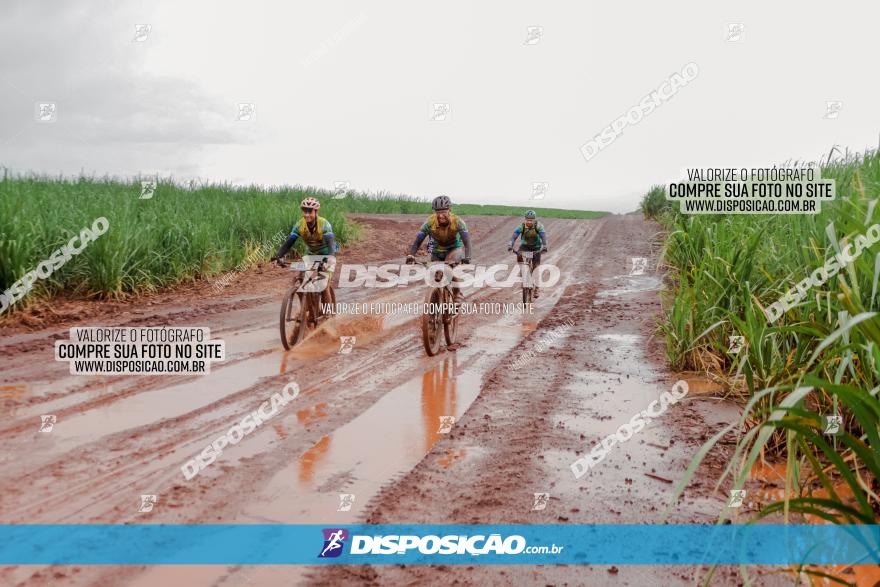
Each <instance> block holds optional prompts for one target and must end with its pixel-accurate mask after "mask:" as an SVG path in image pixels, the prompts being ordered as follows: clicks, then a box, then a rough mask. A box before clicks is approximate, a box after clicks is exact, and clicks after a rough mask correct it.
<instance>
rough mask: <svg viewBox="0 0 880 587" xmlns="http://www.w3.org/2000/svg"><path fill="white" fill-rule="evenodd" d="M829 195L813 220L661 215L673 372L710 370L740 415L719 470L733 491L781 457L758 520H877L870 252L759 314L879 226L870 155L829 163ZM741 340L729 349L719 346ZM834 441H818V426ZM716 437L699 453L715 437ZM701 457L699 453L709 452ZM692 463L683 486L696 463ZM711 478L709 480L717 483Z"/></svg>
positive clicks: (879, 156)
mask: <svg viewBox="0 0 880 587" xmlns="http://www.w3.org/2000/svg"><path fill="white" fill-rule="evenodd" d="M822 176H823V177H825V178H834V179H835V180H836V183H837V200H836V201H834V202H833V203H823V204H822V212H821V213H820V214H817V215H800V216H753V215H748V216H739V215H717V216H710V215H699V216H690V217H689V216H685V215H682V214H679V213H675V212H674V213H672V214H669V215H661V217H660V218H661V222H663V223H664V224H665V226H666V228H667V230H668V236H667V240H666V244H665V250H664V261H665V263H666V264H667V265H668V267H669V275H670V277H671V278H672V281H673V282H674V287H673V288H672V289H671V290H670V291H669V292H668V295H666V296H665V298H664V306H665V309H666V318H665V321H664V323H663V324H662V330H663V331H664V333H665V336H666V343H667V353H668V359H669V362H670V364H671V365H672V366H673V367H674V368H676V369H681V370H698V371H708V372H713V373H716V374H718V375H721V376H723V377H725V378H726V379H727V381H728V382H729V383H730V386H731V389H732V390H733V391H735V392H738V393H739V394H740V395H741V396H742V398H743V400H744V401H746V402H747V403H746V409H745V412H744V414H743V419H742V421H741V422H738V423H734V424H732V425H731V426H730V427H729V429H734V428H736V427H739V428H740V429H741V432H742V434H743V436H742V439H741V441H740V442H739V444H738V446H737V450H736V454H735V457H734V459H733V460H732V461H731V463H730V465H729V467H728V470H727V471H726V473H725V477H724V478H726V476H727V475H730V476H732V478H733V479H734V481H735V485H736V487H741V486H742V484H743V483H744V482H745V480H746V478H747V477H748V476H749V473H750V471H751V467H752V466H753V465H754V463H755V462H756V460H757V459H758V458H759V457H763V456H764V455H769V454H777V455H781V456H784V458H785V459H786V462H787V469H786V470H787V475H786V499H784V500H783V501H781V502H779V503H776V504H771V505H770V506H768V507H766V508H765V509H764V510H762V512H761V514H760V515H761V516H764V515H768V514H770V513H774V512H778V511H782V512H784V513H785V514H789V513H791V512H800V513H803V514H810V515H813V516H818V517H822V518H825V519H828V520H831V521H837V522H845V523H874V522H873V520H875V518H876V516H877V512H878V504H880V499H878V493H880V491H878V490H880V486H878V479H880V399H878V391H880V368H878V367H880V313H878V311H880V299H878V281H880V244H877V245H875V246H874V247H871V248H867V249H865V250H864V251H863V252H862V254H861V255H860V256H859V257H858V258H856V259H855V260H854V261H853V262H852V263H849V264H848V265H847V266H846V267H845V268H842V269H841V270H840V272H839V273H838V274H837V276H836V277H834V278H832V279H830V280H828V281H827V282H826V283H825V284H824V285H822V286H821V287H817V288H813V289H812V290H810V292H809V295H808V296H807V298H806V299H805V300H804V301H803V302H801V303H800V304H799V305H798V306H796V307H794V308H792V309H791V310H789V311H788V312H786V313H785V314H784V315H783V316H782V317H781V318H780V319H779V320H777V321H776V322H774V323H772V324H771V323H768V321H767V319H766V317H765V315H764V312H763V309H764V308H765V307H767V306H768V305H769V304H770V303H772V302H774V301H776V300H778V299H779V298H780V297H781V296H782V295H783V294H784V293H785V292H786V291H787V290H788V289H789V288H791V287H793V286H794V284H795V283H797V282H798V281H800V280H801V279H803V278H804V277H806V276H808V275H809V274H810V273H811V272H813V271H814V270H815V269H816V268H818V267H821V266H822V265H823V264H824V263H825V260H826V259H827V258H829V257H831V256H833V255H835V254H836V253H838V252H839V251H840V249H841V248H842V247H844V246H846V244H847V243H849V242H852V241H853V239H854V238H855V237H856V236H858V235H863V234H865V232H866V230H867V228H868V227H869V226H871V225H873V224H875V223H878V222H880V206H878V205H877V202H878V194H880V153H878V152H874V151H871V152H867V153H864V154H861V155H848V156H845V157H840V158H838V159H836V160H833V161H832V160H830V156H829V161H827V162H826V163H825V164H824V165H823V166H822ZM731 336H742V337H743V338H744V341H745V344H744V347H743V349H742V350H741V351H739V352H738V353H736V354H734V353H731V352H729V351H730V345H729V342H730V340H729V337H731ZM833 414H840V415H842V416H843V417H844V428H845V432H844V433H843V434H842V435H840V436H836V437H835V436H830V435H826V434H823V431H824V430H825V425H826V417H827V416H830V415H833ZM721 436H722V435H721V434H719V435H717V436H716V437H715V438H713V439H712V440H711V441H710V443H709V444H708V445H707V447H704V449H706V450H707V449H708V447H709V446H711V445H712V444H714V443H715V442H717V440H718V439H720V438H721ZM706 450H704V451H702V452H701V457H700V458H702V456H704V455H705V454H706ZM698 462H699V459H697V461H695V463H694V464H692V468H691V469H690V471H689V473H688V475H686V478H685V480H684V481H683V482H682V484H681V487H684V486H685V485H686V483H687V481H688V480H689V478H690V474H692V473H693V469H694V468H695V466H696V464H698ZM724 478H722V480H719V484H720V483H721V482H722V481H723V479H724Z"/></svg>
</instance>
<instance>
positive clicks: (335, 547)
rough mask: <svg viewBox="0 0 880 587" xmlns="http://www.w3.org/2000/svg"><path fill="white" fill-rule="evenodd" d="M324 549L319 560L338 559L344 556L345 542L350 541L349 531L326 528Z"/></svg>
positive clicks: (324, 531) (324, 530)
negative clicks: (341, 555)
mask: <svg viewBox="0 0 880 587" xmlns="http://www.w3.org/2000/svg"><path fill="white" fill-rule="evenodd" d="M321 532H323V533H324V548H323V549H322V550H321V554H319V555H318V558H336V557H337V556H339V555H340V554H342V550H343V548H342V547H343V546H345V541H346V540H347V539H348V530H346V529H345V528H324V529H323V530H321Z"/></svg>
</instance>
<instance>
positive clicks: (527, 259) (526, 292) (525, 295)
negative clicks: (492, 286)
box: [513, 251, 537, 304]
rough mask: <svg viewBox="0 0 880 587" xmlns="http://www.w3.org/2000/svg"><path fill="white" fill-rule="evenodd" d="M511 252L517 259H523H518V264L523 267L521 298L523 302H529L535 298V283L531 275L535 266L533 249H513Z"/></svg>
mask: <svg viewBox="0 0 880 587" xmlns="http://www.w3.org/2000/svg"><path fill="white" fill-rule="evenodd" d="M513 254H514V255H516V256H517V260H519V259H520V258H522V259H523V261H520V265H521V266H522V267H523V269H524V271H523V282H522V284H523V287H522V300H523V303H524V304H531V303H532V300H533V299H535V284H534V281H533V277H532V275H533V273H534V271H535V268H536V267H537V265H536V264H535V251H513ZM525 269H528V271H525ZM526 273H528V277H526Z"/></svg>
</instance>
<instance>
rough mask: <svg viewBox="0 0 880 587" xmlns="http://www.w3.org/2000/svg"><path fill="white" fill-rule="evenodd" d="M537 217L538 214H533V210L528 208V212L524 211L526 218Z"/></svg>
mask: <svg viewBox="0 0 880 587" xmlns="http://www.w3.org/2000/svg"><path fill="white" fill-rule="evenodd" d="M537 217H538V215H537V214H535V211H534V210H529V211H528V212H526V218H531V219H532V220H534V219H535V218H537Z"/></svg>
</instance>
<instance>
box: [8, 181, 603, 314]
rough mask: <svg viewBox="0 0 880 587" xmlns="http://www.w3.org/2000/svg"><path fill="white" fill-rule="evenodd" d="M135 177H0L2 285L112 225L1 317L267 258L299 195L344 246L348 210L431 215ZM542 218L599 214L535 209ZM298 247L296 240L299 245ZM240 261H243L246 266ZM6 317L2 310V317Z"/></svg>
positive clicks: (375, 199)
mask: <svg viewBox="0 0 880 587" xmlns="http://www.w3.org/2000/svg"><path fill="white" fill-rule="evenodd" d="M140 196H141V183H140V179H137V180H128V181H122V180H117V179H110V178H103V179H102V178H89V177H80V178H64V177H45V176H15V175H13V174H10V173H9V172H8V171H4V173H3V176H2V177H0V293H2V292H3V291H5V290H6V289H7V288H9V287H10V286H11V285H12V284H13V283H15V282H16V281H17V280H19V279H21V278H22V276H24V275H25V273H27V272H28V271H31V270H33V269H35V268H36V266H37V264H39V263H40V262H41V261H43V260H45V259H48V257H49V255H51V253H52V252H53V251H55V250H56V249H57V248H59V247H60V246H62V245H63V244H65V243H67V242H68V241H69V240H70V239H71V237H72V236H74V234H78V233H79V231H80V230H81V229H82V228H84V227H89V226H91V225H92V222H93V221H94V220H95V219H96V218H99V217H102V216H103V217H106V218H107V219H108V221H109V223H110V229H109V231H108V232H107V233H106V234H104V235H103V236H101V237H100V238H98V239H97V240H95V241H94V242H92V243H90V244H89V245H88V246H87V247H86V248H85V250H84V251H83V252H82V253H81V254H79V255H77V256H76V257H75V260H72V261H71V262H68V263H66V264H65V265H63V266H62V267H60V268H59V269H58V270H57V271H55V272H54V273H53V274H52V275H51V276H50V277H49V278H48V279H40V280H37V281H36V283H35V285H34V288H33V289H32V290H31V292H30V293H29V294H28V295H27V296H26V297H25V298H24V299H23V300H21V301H20V302H18V303H16V304H14V305H13V306H12V307H11V308H10V309H9V310H8V311H7V312H5V313H4V315H6V314H8V313H11V312H12V311H15V310H16V309H20V308H22V307H25V306H26V305H27V304H28V303H29V302H32V301H34V300H39V299H46V298H50V297H52V296H53V295H56V294H58V293H59V292H62V291H65V292H68V293H71V294H74V295H78V296H87V297H102V298H118V297H121V296H124V295H127V294H131V293H136V292H140V291H151V290H157V289H159V288H162V287H167V286H169V285H173V284H176V283H180V282H183V281H192V280H198V279H204V278H210V277H211V276H214V275H217V274H220V273H223V272H225V271H228V270H230V269H232V268H235V267H239V268H241V267H242V266H244V265H247V264H253V263H257V262H260V261H264V260H266V259H267V258H268V257H270V256H271V254H272V253H271V252H270V253H268V254H267V253H266V251H267V250H271V251H272V252H274V250H275V249H276V248H277V247H278V246H279V245H280V244H281V242H280V241H278V242H270V241H273V236H275V239H274V240H277V235H278V234H279V231H281V232H283V233H284V234H287V233H289V231H290V228H291V226H292V224H293V222H294V221H295V220H298V219H299V217H300V213H299V202H300V201H302V200H303V199H304V198H306V197H309V196H314V197H317V198H319V199H320V200H321V216H323V217H325V218H327V219H328V220H329V221H330V222H331V223H332V225H333V230H334V233H335V235H336V239H337V241H338V242H339V243H340V244H341V245H343V247H344V246H345V245H346V244H350V243H351V242H353V241H354V240H356V239H357V237H358V235H359V227H358V225H357V223H355V222H353V221H351V220H349V219H348V218H346V214H347V213H354V212H361V213H386V214H392V213H412V214H416V213H418V214H428V213H429V212H430V204H429V202H428V201H426V200H422V199H418V198H413V197H408V196H400V195H391V194H378V195H367V194H360V193H355V192H348V193H346V194H339V196H340V197H339V198H338V199H337V198H334V193H333V192H330V191H326V190H318V189H313V188H303V187H299V186H295V187H289V186H284V187H275V188H265V187H261V186H256V185H253V186H247V187H235V186H230V185H224V184H198V183H189V184H186V185H179V184H176V183H174V182H172V181H170V180H164V181H162V180H160V181H159V182H158V183H157V185H156V188H155V192H154V193H153V195H152V197H150V198H148V199H141V198H140ZM524 209H525V207H514V206H491V205H485V206H482V205H476V204H462V205H458V206H456V207H455V210H456V212H458V213H459V214H462V215H465V216H466V215H472V214H503V215H517V216H519V215H520V214H521V213H522V212H523V210H524ZM537 211H538V214H540V215H542V216H548V217H550V216H552V217H563V218H596V217H599V216H602V215H603V214H604V213H602V212H587V211H580V210H554V209H546V208H539V209H537ZM297 250H298V251H299V252H302V250H303V249H302V243H297ZM243 264H244V265H243ZM0 319H2V317H0Z"/></svg>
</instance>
